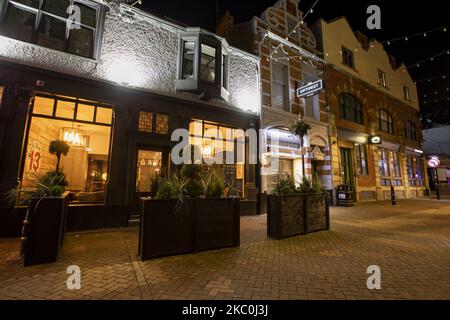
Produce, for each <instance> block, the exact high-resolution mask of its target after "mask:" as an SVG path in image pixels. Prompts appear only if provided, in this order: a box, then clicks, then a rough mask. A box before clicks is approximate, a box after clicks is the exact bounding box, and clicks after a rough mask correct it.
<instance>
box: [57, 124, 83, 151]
mask: <svg viewBox="0 0 450 320" xmlns="http://www.w3.org/2000/svg"><path fill="white" fill-rule="evenodd" d="M61 138H62V140H63V141H65V142H67V143H68V144H69V146H71V147H82V148H85V147H86V142H87V137H86V136H85V135H84V132H83V131H81V130H80V129H76V128H62V129H61Z"/></svg>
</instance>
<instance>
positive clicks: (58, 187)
mask: <svg viewBox="0 0 450 320" xmlns="http://www.w3.org/2000/svg"><path fill="white" fill-rule="evenodd" d="M68 152H69V146H68V145H67V143H65V142H64V141H52V142H51V143H50V147H49V153H51V154H53V155H55V156H56V157H57V164H56V169H55V170H51V171H48V172H45V173H44V174H41V175H37V174H36V175H34V178H33V180H32V185H31V186H30V187H28V188H21V187H18V188H14V189H12V190H10V191H9V192H8V193H7V195H6V198H7V200H8V201H9V202H10V203H11V204H12V205H14V206H26V207H27V211H26V214H25V219H24V221H23V225H22V237H21V250H20V251H21V255H22V257H23V261H24V265H25V266H31V265H36V264H43V263H52V262H56V260H57V256H58V249H59V247H60V246H62V244H63V241H64V235H65V230H66V221H67V210H68V203H69V193H68V192H66V187H67V186H68V185H69V183H68V181H67V178H66V176H65V175H64V173H63V172H62V171H61V170H60V168H59V163H60V158H61V156H62V155H67V153H68Z"/></svg>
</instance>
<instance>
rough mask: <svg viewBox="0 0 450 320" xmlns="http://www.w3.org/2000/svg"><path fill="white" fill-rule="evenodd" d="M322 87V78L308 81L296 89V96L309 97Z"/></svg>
mask: <svg viewBox="0 0 450 320" xmlns="http://www.w3.org/2000/svg"><path fill="white" fill-rule="evenodd" d="M322 89H323V80H317V81H315V82H311V83H308V84H307V85H306V86H303V87H300V88H298V89H297V98H307V97H311V96H313V95H315V94H317V92H319V91H320V90H322Z"/></svg>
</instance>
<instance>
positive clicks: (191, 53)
mask: <svg viewBox="0 0 450 320" xmlns="http://www.w3.org/2000/svg"><path fill="white" fill-rule="evenodd" d="M194 59H195V42H194V41H184V42H183V66H182V78H183V79H192V78H194Z"/></svg>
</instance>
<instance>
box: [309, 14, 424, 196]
mask: <svg viewBox="0 0 450 320" xmlns="http://www.w3.org/2000/svg"><path fill="white" fill-rule="evenodd" d="M312 29H313V32H314V34H315V35H316V38H317V39H318V48H319V50H320V51H322V52H323V56H324V59H325V60H326V68H325V75H324V79H325V84H326V88H327V90H326V96H327V97H326V98H327V104H328V106H329V109H330V114H331V115H330V127H331V135H330V137H331V140H332V154H331V161H332V168H333V170H332V171H333V172H332V179H333V185H334V187H335V188H336V187H337V186H339V185H350V186H352V187H353V188H352V189H353V190H354V196H355V199H356V201H371V200H385V199H390V197H391V194H390V192H391V186H393V187H394V189H395V191H396V195H397V197H398V198H412V197H417V196H423V195H424V193H425V192H426V186H427V185H428V183H427V180H428V178H427V175H426V168H425V165H424V161H423V160H424V159H423V151H422V150H421V148H422V134H421V124H420V121H419V117H418V111H419V104H418V96H417V90H416V86H415V83H414V81H413V80H412V78H411V76H410V75H409V73H408V70H407V68H406V67H405V65H404V64H398V63H397V61H396V59H395V58H394V57H392V56H389V55H388V53H387V52H386V51H385V50H384V48H383V44H381V43H380V42H378V41H375V40H369V39H368V38H367V37H365V36H364V35H363V34H361V33H359V32H356V33H355V32H354V31H353V30H352V29H351V27H350V25H349V24H348V21H347V19H345V18H344V17H342V18H338V19H336V20H333V21H329V22H327V21H324V20H319V21H318V22H316V23H315V24H314V25H313V27H312Z"/></svg>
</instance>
